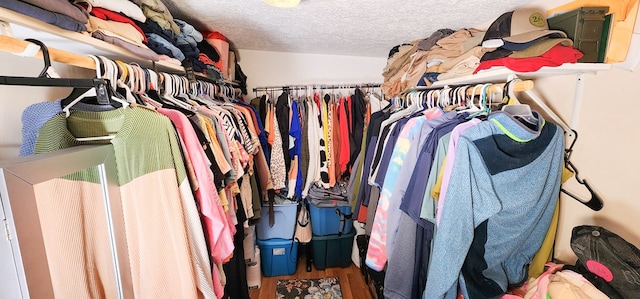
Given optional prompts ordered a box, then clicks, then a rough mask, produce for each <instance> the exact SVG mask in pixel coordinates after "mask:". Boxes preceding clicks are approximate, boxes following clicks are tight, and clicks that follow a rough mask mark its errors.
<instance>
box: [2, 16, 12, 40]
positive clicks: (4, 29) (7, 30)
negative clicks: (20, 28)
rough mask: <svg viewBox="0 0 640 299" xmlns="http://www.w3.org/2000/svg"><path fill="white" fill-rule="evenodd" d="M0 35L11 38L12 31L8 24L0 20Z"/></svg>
mask: <svg viewBox="0 0 640 299" xmlns="http://www.w3.org/2000/svg"><path fill="white" fill-rule="evenodd" d="M0 35H6V36H9V37H13V31H11V25H10V24H9V23H8V22H6V21H1V20H0Z"/></svg>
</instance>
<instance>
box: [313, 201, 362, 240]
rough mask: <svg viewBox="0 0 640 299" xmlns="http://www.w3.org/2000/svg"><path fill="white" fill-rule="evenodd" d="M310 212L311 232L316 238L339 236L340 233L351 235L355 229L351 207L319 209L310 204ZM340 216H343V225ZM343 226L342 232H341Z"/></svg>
mask: <svg viewBox="0 0 640 299" xmlns="http://www.w3.org/2000/svg"><path fill="white" fill-rule="evenodd" d="M336 209H337V210H338V211H340V213H338V212H337V211H336ZM309 212H310V214H311V231H313V234H314V235H316V236H328V235H337V234H339V233H342V234H349V233H350V232H351V230H352V229H353V220H352V219H351V206H347V205H344V206H337V207H326V208H319V207H317V206H315V205H314V204H313V203H312V202H311V203H309ZM340 214H342V220H343V221H342V223H341V221H340V218H341V215H340ZM341 226H342V231H340V229H341Z"/></svg>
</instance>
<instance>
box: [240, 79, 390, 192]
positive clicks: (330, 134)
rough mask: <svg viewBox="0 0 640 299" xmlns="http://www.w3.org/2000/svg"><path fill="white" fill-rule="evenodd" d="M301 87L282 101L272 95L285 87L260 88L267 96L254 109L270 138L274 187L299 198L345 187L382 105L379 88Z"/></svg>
mask: <svg viewBox="0 0 640 299" xmlns="http://www.w3.org/2000/svg"><path fill="white" fill-rule="evenodd" d="M357 86H370V87H368V88H357ZM297 87H299V88H297ZM297 87H285V88H284V90H283V92H282V93H281V94H280V95H279V96H277V97H276V96H275V95H273V91H274V90H280V89H282V87H273V88H272V87H261V88H258V89H255V90H256V92H257V90H262V91H263V92H264V94H263V95H261V96H260V97H256V98H255V99H253V100H252V101H251V104H252V105H254V107H255V108H256V109H258V111H259V114H260V115H261V117H262V118H263V121H264V123H265V130H266V131H267V133H268V135H269V140H268V142H269V147H270V150H269V152H270V155H268V158H269V161H270V167H271V175H272V177H273V182H274V188H275V189H284V190H285V191H286V192H284V193H282V194H284V195H285V197H288V198H297V199H300V198H304V197H306V195H307V193H308V191H309V189H310V188H311V186H312V185H314V184H318V185H319V186H322V187H323V188H332V187H334V186H337V185H344V186H346V183H347V182H348V181H349V180H348V179H349V176H350V173H351V170H352V168H353V162H354V161H355V159H356V158H357V156H358V153H359V149H360V147H361V141H362V134H363V131H364V128H365V125H366V121H367V120H368V117H369V114H370V110H371V109H372V107H374V108H373V109H375V110H376V111H377V110H378V109H380V107H381V106H382V105H381V104H380V99H381V97H376V96H375V94H376V93H375V92H374V90H373V89H375V88H378V87H379V84H350V85H331V86H330V85H310V86H297ZM314 88H315V89H314ZM337 89H345V90H346V92H344V91H342V90H340V91H336V90H337ZM350 89H353V91H351V90H350ZM303 90H304V92H303V93H304V94H301V93H300V91H303ZM374 102H376V103H375V105H374V104H373V103H374ZM383 105H385V106H386V104H383ZM294 117H295V118H294ZM280 148H283V150H280ZM287 148H288V149H289V150H287ZM287 161H288V162H287Z"/></svg>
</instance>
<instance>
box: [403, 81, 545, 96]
mask: <svg viewBox="0 0 640 299" xmlns="http://www.w3.org/2000/svg"><path fill="white" fill-rule="evenodd" d="M487 84H490V85H489V87H488V89H487V93H498V92H502V91H503V90H504V87H505V85H507V84H508V83H487ZM483 85H484V84H470V85H466V86H467V87H468V88H467V90H466V93H467V95H468V96H470V95H474V94H475V95H479V94H480V91H481V87H482V86H483ZM460 86H465V85H464V84H460V85H456V86H449V88H451V89H456V87H460ZM533 86H534V83H533V81H532V80H522V81H518V82H514V83H512V84H511V88H512V89H513V91H527V90H532V89H533ZM444 88H447V87H446V86H439V87H431V86H418V87H413V88H410V89H407V90H406V91H405V92H403V94H407V93H410V92H417V91H429V90H438V89H444ZM474 89H475V90H474ZM474 92H475V93H474ZM436 97H437V94H436Z"/></svg>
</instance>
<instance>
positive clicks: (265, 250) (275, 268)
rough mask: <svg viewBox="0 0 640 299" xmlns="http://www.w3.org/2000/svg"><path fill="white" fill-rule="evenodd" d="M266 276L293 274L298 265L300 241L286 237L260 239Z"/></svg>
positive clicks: (259, 244)
mask: <svg viewBox="0 0 640 299" xmlns="http://www.w3.org/2000/svg"><path fill="white" fill-rule="evenodd" d="M257 243H258V247H259V248H260V262H261V265H262V274H264V276H279V275H293V274H294V273H296V267H297V265H298V242H294V241H293V240H285V239H270V240H258V241H257Z"/></svg>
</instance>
